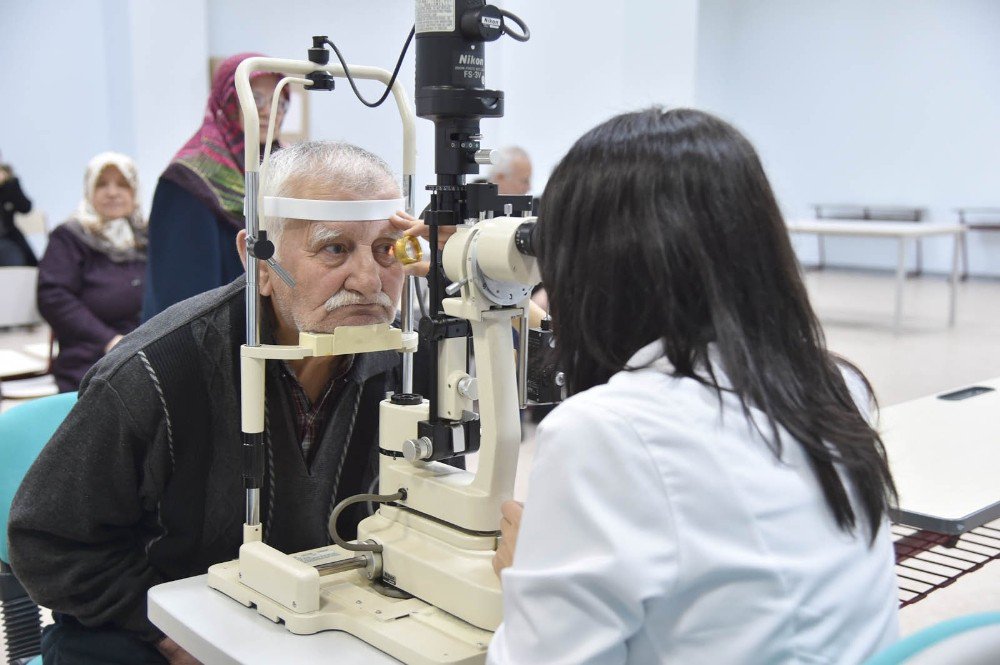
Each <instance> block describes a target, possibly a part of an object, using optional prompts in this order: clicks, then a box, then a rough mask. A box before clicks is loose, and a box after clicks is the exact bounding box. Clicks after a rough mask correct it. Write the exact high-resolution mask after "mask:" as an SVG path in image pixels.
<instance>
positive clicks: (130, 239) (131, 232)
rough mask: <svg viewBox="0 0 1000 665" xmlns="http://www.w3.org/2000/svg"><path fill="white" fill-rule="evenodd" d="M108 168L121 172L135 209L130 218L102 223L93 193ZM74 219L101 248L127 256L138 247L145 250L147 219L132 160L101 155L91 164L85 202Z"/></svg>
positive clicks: (85, 179) (113, 154)
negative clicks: (111, 167)
mask: <svg viewBox="0 0 1000 665" xmlns="http://www.w3.org/2000/svg"><path fill="white" fill-rule="evenodd" d="M109 166H114V167H115V168H116V169H118V171H119V172H121V174H122V176H124V178H125V181H126V182H127V183H128V185H129V187H131V188H132V196H133V197H134V198H135V209H134V210H133V211H132V214H131V215H129V216H128V217H121V218H119V219H109V220H102V219H101V216H100V215H98V214H97V210H95V209H94V203H93V201H94V191H95V190H96V189H97V180H98V178H100V177H101V172H102V171H104V169H106V168H107V167H109ZM73 217H74V218H75V219H76V220H77V221H78V222H80V226H82V227H83V229H84V231H86V232H87V233H88V234H90V235H92V236H94V237H95V239H97V240H99V241H101V243H100V244H102V245H105V244H106V245H107V248H108V249H109V250H111V251H114V252H127V251H129V250H133V249H139V247H138V245H142V246H143V247H142V248H144V246H145V229H146V218H145V216H143V214H142V207H141V206H140V205H139V170H138V169H137V168H136V166H135V162H134V161H132V158H131V157H128V156H127V155H123V154H121V153H120V152H102V153H100V154H99V155H95V156H94V158H93V159H91V160H90V162H89V163H88V164H87V170H86V172H85V173H84V176H83V199H82V200H81V201H80V203H79V205H77V207H76V213H75V214H74V215H73ZM137 232H138V233H137Z"/></svg>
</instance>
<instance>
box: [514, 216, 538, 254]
mask: <svg viewBox="0 0 1000 665" xmlns="http://www.w3.org/2000/svg"><path fill="white" fill-rule="evenodd" d="M514 246H515V247H517V251H519V252H520V253H521V254H524V255H525V256H534V257H536V258H537V257H538V251H539V249H540V248H541V246H542V239H541V237H540V236H539V231H538V222H537V221H530V222H525V223H523V224H521V225H520V226H519V227H517V231H515V232H514Z"/></svg>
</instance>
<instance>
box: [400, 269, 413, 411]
mask: <svg viewBox="0 0 1000 665" xmlns="http://www.w3.org/2000/svg"><path fill="white" fill-rule="evenodd" d="M413 300H414V290H413V277H411V276H410V275H407V276H406V278H405V279H404V280H403V300H402V303H401V304H400V317H401V321H400V323H401V324H402V328H403V332H404V333H409V332H413ZM402 390H403V392H404V393H412V392H413V354H412V353H409V352H405V351H404V352H403V385H402Z"/></svg>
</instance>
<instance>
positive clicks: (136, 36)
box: [0, 0, 208, 225]
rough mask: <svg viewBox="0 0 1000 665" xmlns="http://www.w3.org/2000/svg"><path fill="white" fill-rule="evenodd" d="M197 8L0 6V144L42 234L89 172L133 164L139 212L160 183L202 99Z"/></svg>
mask: <svg viewBox="0 0 1000 665" xmlns="http://www.w3.org/2000/svg"><path fill="white" fill-rule="evenodd" d="M204 6H205V0H174V1H173V2H171V3H152V2H129V1H128V0H76V1H75V2H60V1H58V0H33V1H32V2H14V1H13V0H3V7H2V14H0V16H2V19H3V25H4V28H5V30H4V38H3V39H2V40H0V62H3V63H4V66H3V67H2V68H0V90H3V91H4V93H3V94H4V102H3V104H0V127H3V128H4V134H3V137H2V141H3V143H2V144H0V151H2V152H3V159H4V161H8V162H10V163H11V164H12V165H13V166H14V168H15V170H16V172H17V173H18V175H19V176H20V178H21V181H22V185H23V187H24V189H25V191H26V193H27V194H28V196H29V197H30V198H31V199H32V200H33V201H34V204H35V206H36V208H38V209H40V210H44V211H45V212H46V213H47V214H48V217H49V223H50V225H54V224H57V223H59V222H61V221H63V220H65V219H66V218H67V217H68V216H69V214H70V213H72V211H73V210H74V208H75V207H76V204H77V202H78V201H79V200H80V198H81V196H82V193H83V192H82V190H83V171H84V167H85V166H86V164H87V161H88V160H89V159H90V158H91V157H92V156H93V155H95V154H96V153H98V152H101V151H104V150H118V151H121V152H124V153H126V154H129V155H131V156H132V157H134V158H135V159H136V161H137V163H138V165H139V173H140V178H141V181H142V184H141V186H142V190H143V191H142V195H143V197H142V198H143V203H144V205H145V207H146V210H147V212H148V210H149V202H150V200H151V198H152V192H153V187H154V186H155V183H156V178H157V177H158V175H159V172H160V171H162V170H163V168H164V167H165V166H166V165H167V163H168V162H169V160H170V158H171V156H172V155H173V153H174V152H175V151H176V150H177V149H178V148H179V147H180V146H181V144H182V143H183V142H184V141H185V140H186V139H187V138H188V137H189V136H190V135H191V134H192V133H193V132H194V130H195V129H196V128H197V124H198V122H199V121H200V118H201V114H202V112H203V109H204V105H205V99H206V98H207V62H208V56H207V49H206V36H205V9H204Z"/></svg>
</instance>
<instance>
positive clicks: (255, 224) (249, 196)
mask: <svg viewBox="0 0 1000 665" xmlns="http://www.w3.org/2000/svg"><path fill="white" fill-rule="evenodd" d="M259 176H260V174H259V173H258V172H257V171H247V174H246V179H245V182H246V198H244V200H243V201H244V205H243V207H244V212H245V214H246V223H247V298H246V315H247V346H260V321H259V320H258V319H259V317H258V316H257V309H258V307H259V305H260V283H259V281H258V278H259V275H258V267H257V264H258V259H257V257H256V256H254V255H253V253H252V252H251V251H250V243H252V242H253V241H254V240H256V239H257V235H258V234H259V233H260V220H259V219H258V217H257V191H258V188H259V186H260V182H259V180H258V178H259Z"/></svg>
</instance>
